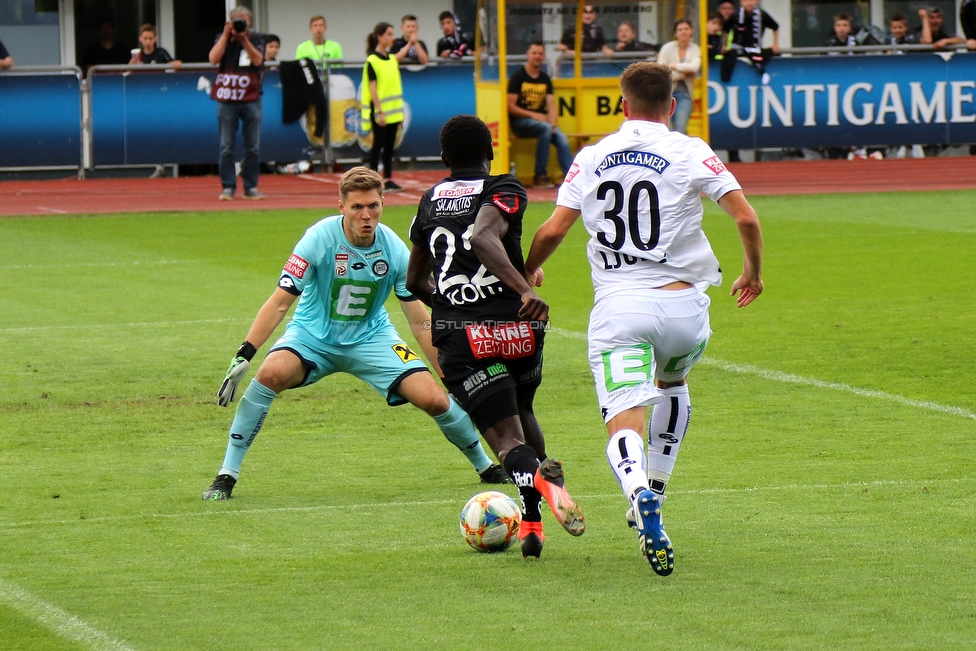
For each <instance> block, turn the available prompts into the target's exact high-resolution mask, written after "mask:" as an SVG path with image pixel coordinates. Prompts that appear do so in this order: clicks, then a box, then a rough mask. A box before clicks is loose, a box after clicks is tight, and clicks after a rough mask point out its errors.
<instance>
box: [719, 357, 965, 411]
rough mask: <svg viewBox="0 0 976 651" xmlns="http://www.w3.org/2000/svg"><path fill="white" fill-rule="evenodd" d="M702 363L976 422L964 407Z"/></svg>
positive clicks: (737, 366) (731, 365) (745, 367)
mask: <svg viewBox="0 0 976 651" xmlns="http://www.w3.org/2000/svg"><path fill="white" fill-rule="evenodd" d="M700 363H701V364H704V365H706V366H714V367H716V368H720V369H722V370H723V371H732V372H733V373H742V374H745V375H755V376H757V377H761V378H763V379H765V380H772V381H773V382H783V383H785V384H803V385H806V386H811V387H816V388H818V389H833V390H835V391H846V392H847V393H853V394H854V395H856V396H862V397H865V398H878V399H881V400H891V401H893V402H897V403H899V404H902V405H905V406H906V407H916V408H919V409H928V410H929V411H938V412H941V413H943V414H950V415H952V416H962V417H963V418H970V419H973V420H976V413H973V412H971V411H969V410H968V409H963V408H962V407H954V406H952V405H943V404H940V403H938V402H932V401H931V400H916V399H914V398H906V397H905V396H899V395H897V394H894V393H887V392H885V391H876V390H874V389H861V388H860V387H855V386H851V385H849V384H843V383H841V382H824V381H823V380H817V379H816V378H808V377H803V376H802V375H793V374H792V373H783V372H781V371H770V370H768V369H764V368H759V367H757V366H752V365H750V364H734V363H732V362H723V361H722V360H720V359H712V358H710V357H703V358H702V359H701V362H700Z"/></svg>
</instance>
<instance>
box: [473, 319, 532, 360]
mask: <svg viewBox="0 0 976 651" xmlns="http://www.w3.org/2000/svg"><path fill="white" fill-rule="evenodd" d="M464 330H465V332H466V333H467V335H468V343H469V344H470V345H471V354H472V355H474V356H475V358H476V359H485V358H487V357H501V358H502V359H518V358H520V357H528V356H529V355H532V354H533V353H535V332H533V330H532V328H531V326H529V324H528V322H519V323H511V324H505V325H500V326H487V325H469V326H468V327H466V328H465V329H464Z"/></svg>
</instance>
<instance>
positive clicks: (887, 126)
mask: <svg viewBox="0 0 976 651" xmlns="http://www.w3.org/2000/svg"><path fill="white" fill-rule="evenodd" d="M944 56H945V57H946V58H948V60H946V58H944ZM767 71H768V72H769V73H770V77H771V79H770V83H769V85H768V86H763V85H762V84H761V82H760V79H759V75H758V74H756V72H755V70H753V69H752V68H751V67H750V66H749V65H748V64H747V63H746V62H744V61H740V62H739V64H738V65H737V66H736V68H735V73H734V75H733V77H732V80H731V81H730V82H729V83H727V84H723V83H722V82H721V81H718V70H711V71H710V77H711V78H710V79H709V81H708V88H709V100H708V106H709V108H708V113H709V116H710V117H709V127H710V130H711V145H712V147H713V148H715V149H754V148H766V147H772V148H775V147H809V148H816V147H851V146H865V145H894V146H898V145H912V144H962V143H976V54H955V55H952V54H951V53H949V54H946V55H939V54H905V55H879V56H865V55H860V56H845V55H841V56H825V57H809V58H806V57H791V58H775V59H773V60H772V61H771V62H770V63H769V65H768V66H767Z"/></svg>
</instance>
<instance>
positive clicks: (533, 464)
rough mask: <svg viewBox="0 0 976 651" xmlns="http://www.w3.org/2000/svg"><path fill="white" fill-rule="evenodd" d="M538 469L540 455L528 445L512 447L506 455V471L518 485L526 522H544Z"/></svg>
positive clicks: (523, 517)
mask: <svg viewBox="0 0 976 651" xmlns="http://www.w3.org/2000/svg"><path fill="white" fill-rule="evenodd" d="M538 469H539V456H538V455H537V454H536V453H535V450H533V449H532V448H531V447H530V446H528V445H525V444H522V445H519V446H518V447H515V448H512V449H511V450H510V451H509V453H508V455H507V456H506V457H505V472H507V473H508V476H509V477H511V478H512V481H514V482H515V485H516V486H518V491H519V497H520V498H522V519H523V520H525V521H526V522H542V510H541V508H542V495H540V494H539V491H537V490H536V489H535V471H536V470H538Z"/></svg>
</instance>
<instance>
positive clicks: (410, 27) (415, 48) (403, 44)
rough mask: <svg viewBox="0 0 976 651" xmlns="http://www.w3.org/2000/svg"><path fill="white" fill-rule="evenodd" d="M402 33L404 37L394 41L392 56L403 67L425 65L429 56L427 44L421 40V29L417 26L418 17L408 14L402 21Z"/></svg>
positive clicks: (391, 49) (391, 50)
mask: <svg viewBox="0 0 976 651" xmlns="http://www.w3.org/2000/svg"><path fill="white" fill-rule="evenodd" d="M400 31H401V32H402V35H401V36H400V38H398V39H397V40H395V41H393V47H392V48H390V54H392V55H394V56H395V57H396V59H397V61H399V62H400V63H401V64H403V65H411V64H413V65H417V64H420V65H423V64H425V63H427V61H428V60H429V58H430V57H429V55H428V54H427V44H426V43H424V42H423V41H421V40H420V37H419V32H420V27H419V25H418V24H417V17H416V16H414V15H412V14H407V15H406V16H404V17H403V19H402V20H401V21H400Z"/></svg>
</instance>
